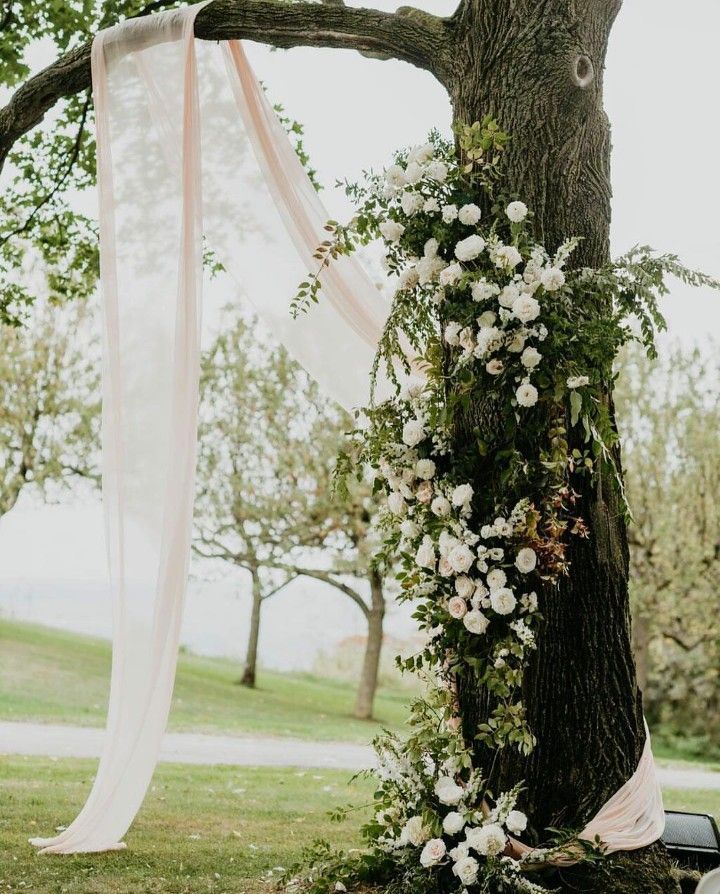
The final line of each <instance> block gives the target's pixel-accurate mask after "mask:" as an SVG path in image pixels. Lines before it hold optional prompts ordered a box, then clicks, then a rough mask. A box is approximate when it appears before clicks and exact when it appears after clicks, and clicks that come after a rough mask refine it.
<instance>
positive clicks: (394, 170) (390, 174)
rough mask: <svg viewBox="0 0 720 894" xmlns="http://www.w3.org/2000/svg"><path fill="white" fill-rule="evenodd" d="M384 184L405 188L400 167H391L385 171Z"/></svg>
mask: <svg viewBox="0 0 720 894" xmlns="http://www.w3.org/2000/svg"><path fill="white" fill-rule="evenodd" d="M385 182H386V183H387V184H388V185H389V186H392V187H396V188H397V187H400V186H405V183H406V180H405V171H404V170H403V169H402V168H401V167H400V165H391V166H390V167H389V168H388V169H387V171H385Z"/></svg>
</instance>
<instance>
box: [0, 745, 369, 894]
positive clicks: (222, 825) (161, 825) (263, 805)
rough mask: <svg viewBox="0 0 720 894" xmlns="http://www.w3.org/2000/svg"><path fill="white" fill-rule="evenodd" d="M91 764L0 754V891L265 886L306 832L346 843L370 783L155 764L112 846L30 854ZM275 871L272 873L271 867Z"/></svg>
mask: <svg viewBox="0 0 720 894" xmlns="http://www.w3.org/2000/svg"><path fill="white" fill-rule="evenodd" d="M95 767H96V764H95V762H90V761H80V760H63V761H62V762H53V761H49V760H47V759H36V758H33V759H23V758H19V757H18V758H0V792H1V794H0V890H1V891H3V892H20V891H32V892H42V894H199V892H212V894H261V892H262V894H266V892H270V891H271V884H270V882H271V880H272V874H271V871H272V870H273V869H274V868H276V867H278V866H288V865H289V864H291V863H292V861H294V860H296V859H297V857H298V855H299V852H300V850H301V849H302V848H303V847H304V846H305V845H308V844H310V843H311V842H312V841H314V840H315V839H316V838H319V837H320V838H326V839H328V840H330V841H331V842H333V843H334V844H336V845H338V846H342V847H352V846H357V845H358V844H359V843H360V841H359V836H358V828H359V826H360V823H361V818H362V815H363V814H364V811H363V810H360V811H358V813H356V814H354V815H353V817H352V818H351V819H348V820H346V821H345V822H343V823H342V824H337V823H330V821H329V819H328V816H327V812H328V810H330V809H331V808H333V807H335V806H337V805H338V804H343V805H344V804H348V803H353V804H356V805H362V804H365V803H367V802H368V800H369V795H370V793H371V786H370V783H369V781H366V780H360V781H356V782H354V783H352V785H350V784H349V774H348V773H341V772H338V771H318V772H314V771H308V772H298V771H295V770H278V769H274V768H273V769H268V768H261V769H253V768H245V767H243V768H235V767H212V768H211V767H196V766H192V767H190V766H182V765H174V764H171V765H167V764H166V765H163V766H161V767H160V768H159V769H158V770H157V772H156V773H155V777H154V780H153V785H152V788H151V790H150V792H149V794H148V797H147V798H146V800H145V803H144V805H143V808H142V810H141V811H140V814H139V816H138V818H137V820H136V821H135V823H134V825H133V827H132V829H131V830H130V832H129V833H128V835H127V836H126V839H125V840H126V841H127V844H128V850H127V851H122V852H119V853H108V854H96V855H78V856H62V857H58V856H40V855H38V854H37V853H36V851H35V850H34V848H32V847H31V846H30V845H29V844H28V843H27V839H28V837H31V836H33V835H42V836H46V835H50V834H52V833H53V829H54V828H55V827H56V826H57V825H58V824H60V823H68V822H70V821H71V820H72V819H73V817H74V816H75V814H76V813H77V811H78V809H79V808H80V807H81V805H82V804H83V802H84V800H85V798H86V796H87V793H88V791H89V789H90V784H91V779H92V774H93V773H94V771H95ZM275 876H277V873H275Z"/></svg>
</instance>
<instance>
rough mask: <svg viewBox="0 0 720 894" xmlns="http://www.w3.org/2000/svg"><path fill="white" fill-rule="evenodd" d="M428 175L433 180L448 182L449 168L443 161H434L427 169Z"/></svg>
mask: <svg viewBox="0 0 720 894" xmlns="http://www.w3.org/2000/svg"><path fill="white" fill-rule="evenodd" d="M427 174H428V177H429V178H430V179H431V180H437V182H438V183H444V182H445V181H446V180H447V175H448V167H447V165H446V164H444V163H443V162H441V161H434V162H432V163H431V164H429V165H428V167H427Z"/></svg>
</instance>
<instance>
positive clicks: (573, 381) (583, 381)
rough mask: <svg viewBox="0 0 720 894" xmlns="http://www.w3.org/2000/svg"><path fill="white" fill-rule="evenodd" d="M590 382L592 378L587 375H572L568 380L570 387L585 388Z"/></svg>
mask: <svg viewBox="0 0 720 894" xmlns="http://www.w3.org/2000/svg"><path fill="white" fill-rule="evenodd" d="M589 384H590V379H589V378H588V377H587V376H570V377H569V378H568V380H567V386H568V388H572V389H575V388H583V387H584V386H585V385H589Z"/></svg>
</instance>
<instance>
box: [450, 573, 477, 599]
mask: <svg viewBox="0 0 720 894" xmlns="http://www.w3.org/2000/svg"><path fill="white" fill-rule="evenodd" d="M455 592H456V593H457V594H458V596H460V597H462V598H463V599H470V597H471V596H472V594H473V593H474V592H475V584H474V583H473V581H472V580H471V579H470V578H469V577H468V576H467V575H466V574H461V575H460V577H458V578H456V579H455Z"/></svg>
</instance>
